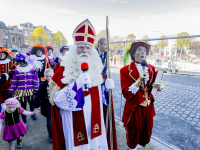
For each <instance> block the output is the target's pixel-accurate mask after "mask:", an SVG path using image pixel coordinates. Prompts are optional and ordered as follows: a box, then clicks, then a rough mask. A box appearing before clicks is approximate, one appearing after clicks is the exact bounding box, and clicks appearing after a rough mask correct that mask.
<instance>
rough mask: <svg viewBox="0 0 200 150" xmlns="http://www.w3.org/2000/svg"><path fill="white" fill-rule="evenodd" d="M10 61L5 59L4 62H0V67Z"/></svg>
mask: <svg viewBox="0 0 200 150" xmlns="http://www.w3.org/2000/svg"><path fill="white" fill-rule="evenodd" d="M10 61H11V60H10V59H8V58H6V59H5V60H0V65H2V64H7V63H9V62H10Z"/></svg>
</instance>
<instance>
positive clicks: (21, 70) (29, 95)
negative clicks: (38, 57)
mask: <svg viewBox="0 0 200 150" xmlns="http://www.w3.org/2000/svg"><path fill="white" fill-rule="evenodd" d="M27 57H29V56H26V55H23V54H18V55H16V61H17V62H20V61H23V62H25V63H27V65H26V66H25V67H21V66H20V65H17V67H16V70H15V71H14V73H13V80H12V83H11V87H10V92H9V93H10V94H12V96H13V97H15V96H18V99H19V101H20V103H21V106H22V107H23V108H24V109H25V110H26V105H27V101H28V103H29V105H30V110H31V111H33V110H34V107H33V97H34V94H35V93H36V92H37V91H38V89H39V79H38V72H37V70H35V69H34V68H33V66H32V64H30V63H28V62H27V59H26V58H27ZM22 119H23V121H24V122H25V123H26V116H24V115H22Z"/></svg>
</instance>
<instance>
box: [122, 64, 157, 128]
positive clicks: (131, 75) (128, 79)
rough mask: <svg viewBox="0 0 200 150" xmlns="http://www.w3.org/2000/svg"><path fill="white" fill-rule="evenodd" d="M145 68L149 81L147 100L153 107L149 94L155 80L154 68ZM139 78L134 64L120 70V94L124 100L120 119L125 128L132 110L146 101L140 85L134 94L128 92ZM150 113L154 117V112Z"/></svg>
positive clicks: (152, 99) (151, 97)
mask: <svg viewBox="0 0 200 150" xmlns="http://www.w3.org/2000/svg"><path fill="white" fill-rule="evenodd" d="M147 67H148V72H149V81H148V82H147V85H148V87H147V88H148V99H149V100H151V104H152V105H153V102H154V97H153V95H152V94H151V90H152V84H153V83H154V80H155V75H156V73H155V67H154V66H152V65H150V64H148V65H147ZM139 76H140V74H139V72H138V70H137V67H136V65H135V62H132V63H130V64H129V65H127V66H125V67H123V68H121V70H120V78H121V89H122V94H123V96H124V98H125V99H126V102H125V106H124V112H123V117H122V122H123V123H124V126H125V127H126V125H127V123H128V122H129V120H130V117H131V114H132V113H133V111H134V108H135V107H137V106H139V105H140V104H141V103H142V102H144V101H145V99H146V98H145V96H144V90H143V88H144V87H143V86H142V85H141V86H140V88H139V90H138V91H137V93H136V94H134V93H132V92H131V91H129V87H130V86H131V85H132V84H133V83H135V81H136V80H137V79H138V78H139ZM142 107H143V106H142ZM152 113H154V114H153V115H154V116H155V110H154V112H152Z"/></svg>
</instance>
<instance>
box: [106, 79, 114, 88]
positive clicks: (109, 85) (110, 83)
mask: <svg viewBox="0 0 200 150" xmlns="http://www.w3.org/2000/svg"><path fill="white" fill-rule="evenodd" d="M105 86H106V89H108V90H109V89H114V87H115V82H114V80H113V79H109V78H108V79H107V80H106V82H105Z"/></svg>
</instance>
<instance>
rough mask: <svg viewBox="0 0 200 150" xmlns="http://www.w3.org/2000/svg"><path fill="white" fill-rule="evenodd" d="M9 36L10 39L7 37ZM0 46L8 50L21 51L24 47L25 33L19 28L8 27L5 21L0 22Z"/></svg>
mask: <svg viewBox="0 0 200 150" xmlns="http://www.w3.org/2000/svg"><path fill="white" fill-rule="evenodd" d="M6 36H7V38H8V39H6V38H5V37H6ZM0 46H3V47H6V48H8V49H10V50H11V49H12V48H17V49H21V48H23V46H24V40H23V33H22V31H21V30H20V29H19V28H18V26H9V27H7V26H6V25H5V23H4V22H3V21H0Z"/></svg>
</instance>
